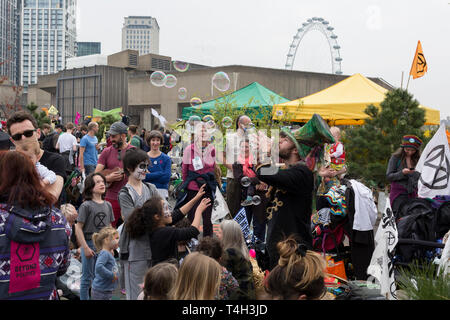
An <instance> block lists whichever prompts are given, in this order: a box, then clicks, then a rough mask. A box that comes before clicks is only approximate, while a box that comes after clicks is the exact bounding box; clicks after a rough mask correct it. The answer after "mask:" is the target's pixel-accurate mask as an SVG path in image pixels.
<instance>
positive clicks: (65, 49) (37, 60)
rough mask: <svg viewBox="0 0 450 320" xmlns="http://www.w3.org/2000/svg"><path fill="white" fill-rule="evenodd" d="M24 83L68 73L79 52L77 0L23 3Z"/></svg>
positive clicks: (29, 0) (22, 79) (24, 1)
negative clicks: (42, 76)
mask: <svg viewBox="0 0 450 320" xmlns="http://www.w3.org/2000/svg"><path fill="white" fill-rule="evenodd" d="M21 1H22V21H21V30H22V39H21V83H22V84H23V86H24V87H25V90H26V88H27V87H28V85H29V84H34V83H36V82H37V76H39V75H45V74H51V73H56V72H58V71H59V70H63V69H65V64H66V59H68V58H71V57H74V56H75V54H76V52H75V50H76V45H75V41H76V6H77V2H76V0H21Z"/></svg>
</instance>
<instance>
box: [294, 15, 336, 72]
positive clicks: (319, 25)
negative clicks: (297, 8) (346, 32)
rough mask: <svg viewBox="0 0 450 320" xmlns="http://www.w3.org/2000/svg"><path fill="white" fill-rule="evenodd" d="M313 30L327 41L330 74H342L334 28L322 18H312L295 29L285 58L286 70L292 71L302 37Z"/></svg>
mask: <svg viewBox="0 0 450 320" xmlns="http://www.w3.org/2000/svg"><path fill="white" fill-rule="evenodd" d="M313 30H317V31H319V32H321V33H322V34H323V35H324V36H325V37H326V39H327V41H328V45H329V48H330V54H331V72H332V73H333V74H342V68H341V62H342V58H341V56H340V53H339V50H340V49H341V47H340V46H339V44H338V42H337V37H338V36H337V35H336V34H335V33H334V32H333V30H334V28H333V27H332V26H331V25H330V23H329V22H328V21H326V20H324V19H323V18H318V17H313V18H310V19H308V20H306V22H303V23H302V26H301V27H300V28H299V29H297V33H296V34H295V36H294V38H293V40H292V43H291V44H290V46H289V52H288V54H287V57H286V64H285V69H286V70H292V69H293V67H294V61H295V56H296V54H297V51H298V49H299V47H300V43H301V42H302V39H303V38H304V36H305V35H306V34H307V33H308V32H311V31H313Z"/></svg>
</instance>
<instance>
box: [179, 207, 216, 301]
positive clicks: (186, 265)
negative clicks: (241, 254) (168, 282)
mask: <svg viewBox="0 0 450 320" xmlns="http://www.w3.org/2000/svg"><path fill="white" fill-rule="evenodd" d="M202 202H203V200H202ZM199 206H201V204H200V205H199ZM221 271H222V268H221V267H220V264H219V263H218V262H217V261H216V260H214V259H213V258H210V257H208V256H206V255H204V254H201V253H199V252H193V253H190V254H188V255H187V256H186V258H185V259H184V261H183V263H182V265H181V267H180V270H179V271H178V277H177V281H176V283H175V286H174V287H173V290H172V291H171V294H170V295H171V298H172V299H173V300H214V299H215V298H216V297H217V295H218V293H219V286H220V276H221Z"/></svg>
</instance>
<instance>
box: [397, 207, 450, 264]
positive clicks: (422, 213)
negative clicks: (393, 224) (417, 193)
mask: <svg viewBox="0 0 450 320" xmlns="http://www.w3.org/2000/svg"><path fill="white" fill-rule="evenodd" d="M405 207H407V208H409V210H407V215H404V216H403V217H401V218H400V219H398V220H397V231H398V239H399V242H400V243H399V244H397V247H396V254H397V255H398V256H399V257H400V259H401V261H402V262H404V263H410V262H412V260H414V259H419V260H422V259H424V258H426V256H427V251H428V250H430V247H427V246H423V245H420V244H410V243H406V244H402V243H401V240H402V239H403V240H404V239H408V240H419V241H426V242H436V240H437V239H438V238H437V232H436V230H437V229H438V226H437V223H438V220H439V219H438V210H436V209H434V208H433V207H432V205H431V202H430V201H428V200H426V199H413V200H412V201H411V202H410V203H408V204H407V205H406V206H405ZM444 210H445V209H444ZM447 230H448V228H447Z"/></svg>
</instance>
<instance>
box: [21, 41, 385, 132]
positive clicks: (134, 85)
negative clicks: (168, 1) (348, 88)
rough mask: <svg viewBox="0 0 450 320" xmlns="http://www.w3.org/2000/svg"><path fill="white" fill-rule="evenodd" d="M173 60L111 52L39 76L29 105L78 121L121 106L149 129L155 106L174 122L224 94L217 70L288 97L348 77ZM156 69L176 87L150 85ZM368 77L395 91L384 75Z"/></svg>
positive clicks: (237, 83) (235, 84)
mask: <svg viewBox="0 0 450 320" xmlns="http://www.w3.org/2000/svg"><path fill="white" fill-rule="evenodd" d="M171 62H172V60H171V57H166V56H159V55H153V54H148V55H143V56H139V54H138V52H137V51H135V50H125V51H122V52H119V53H116V54H113V55H110V56H108V58H107V65H96V66H91V67H83V68H74V69H71V70H64V71H60V72H59V73H56V74H52V75H43V76H39V81H38V83H37V84H36V85H35V86H33V87H30V93H29V94H28V103H30V102H31V101H32V100H30V99H32V98H36V99H38V98H39V99H41V100H40V101H41V103H38V105H40V106H41V105H42V104H46V103H50V104H53V105H54V106H55V107H57V109H58V110H59V111H60V112H61V114H62V117H63V121H64V122H68V121H74V119H75V115H76V112H79V113H80V114H81V115H82V116H83V117H84V116H85V115H91V114H92V109H93V108H94V107H95V108H97V109H100V110H110V109H113V108H117V107H122V108H123V111H124V113H126V114H127V115H128V116H130V118H131V119H130V120H131V123H132V124H137V125H139V126H140V127H141V128H146V129H149V128H152V127H153V126H154V125H155V124H156V123H157V122H158V120H156V119H155V118H154V117H153V115H152V112H151V109H152V108H153V109H155V110H156V111H158V113H160V114H161V115H162V116H164V117H165V118H166V119H167V120H168V121H169V122H175V121H177V119H179V118H181V115H182V111H183V108H185V107H189V106H190V100H191V98H192V97H198V98H200V99H201V100H202V101H203V102H206V101H209V100H212V99H215V98H218V97H220V96H222V95H223V92H220V91H218V90H217V89H215V88H214V87H213V86H212V78H213V76H214V74H216V73H217V72H219V71H222V72H225V73H227V74H228V76H229V78H230V82H231V83H230V91H235V90H238V89H240V88H243V87H245V86H247V85H249V84H250V83H252V82H255V81H256V82H258V83H260V84H261V85H263V86H265V87H267V88H268V89H270V90H272V91H274V92H275V93H277V94H279V95H281V96H283V97H285V98H287V99H289V100H294V99H298V98H301V97H304V96H307V95H310V94H312V93H315V92H318V91H320V90H323V89H325V88H328V87H329V86H331V85H333V84H335V83H337V82H339V81H341V80H344V79H345V78H347V77H348V76H347V75H336V74H325V73H314V72H303V71H292V70H283V69H270V68H261V67H251V66H240V65H232V66H222V67H207V66H202V65H195V64H191V68H190V69H189V70H188V71H186V72H179V71H176V70H174V69H173V67H172V63H171ZM155 66H159V67H164V68H166V69H162V68H159V67H155ZM154 71H164V72H166V74H168V73H170V74H172V75H174V76H175V77H176V78H177V83H176V86H175V87H173V88H167V87H164V86H162V87H156V86H154V85H152V84H151V82H150V75H151V74H152V73H153V72H154ZM369 79H371V80H372V81H375V82H376V83H378V84H379V85H381V86H383V87H385V88H387V89H392V86H391V85H389V84H388V83H386V82H385V81H384V80H383V79H380V78H369ZM181 87H183V88H185V89H186V90H187V95H186V97H185V98H183V99H180V97H179V94H178V90H179V89H180V88H181ZM31 89H32V90H31ZM45 97H47V101H45ZM34 102H35V101H34ZM35 103H36V102H35Z"/></svg>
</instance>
